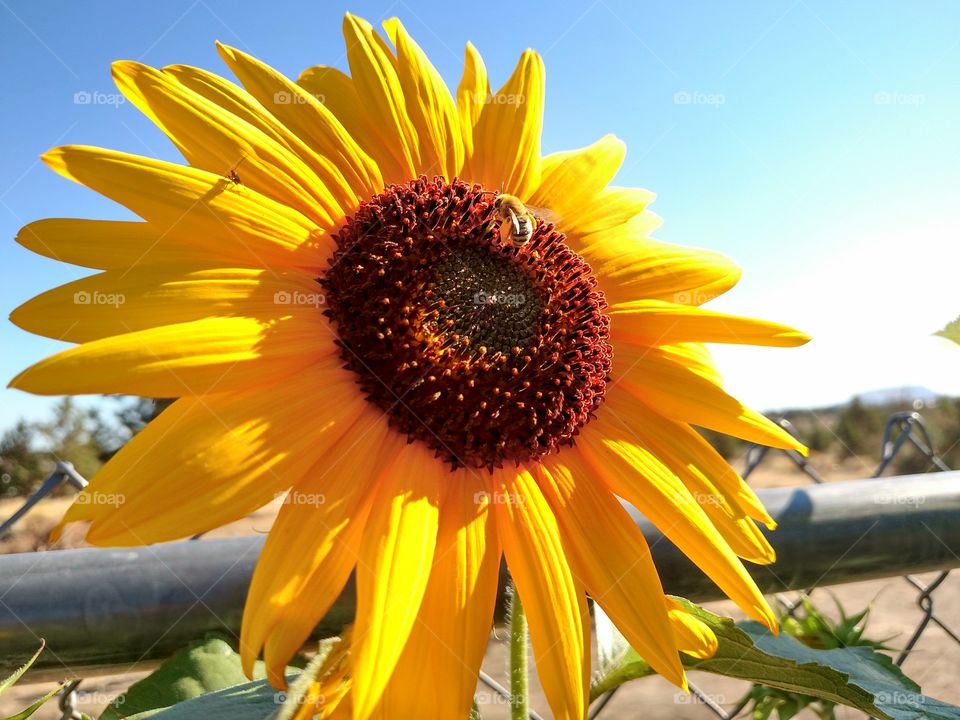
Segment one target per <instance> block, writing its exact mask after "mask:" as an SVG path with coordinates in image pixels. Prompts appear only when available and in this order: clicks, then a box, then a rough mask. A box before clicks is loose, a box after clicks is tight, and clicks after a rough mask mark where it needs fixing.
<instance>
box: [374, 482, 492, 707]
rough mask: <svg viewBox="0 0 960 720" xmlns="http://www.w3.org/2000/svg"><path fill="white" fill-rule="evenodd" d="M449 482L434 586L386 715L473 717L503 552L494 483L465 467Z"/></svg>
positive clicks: (390, 691) (391, 688) (393, 682)
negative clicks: (491, 493) (492, 498)
mask: <svg viewBox="0 0 960 720" xmlns="http://www.w3.org/2000/svg"><path fill="white" fill-rule="evenodd" d="M444 483H445V484H446V489H445V492H444V494H443V496H442V499H441V505H440V528H439V531H438V533H437V549H436V552H435V553H434V559H433V570H432V571H431V573H430V582H429V583H428V585H427V590H426V593H425V594H424V597H423V604H422V605H421V606H420V615H419V617H418V618H417V623H416V624H415V625H414V626H413V629H412V630H411V632H410V638H409V639H408V640H407V645H406V647H405V648H404V651H403V655H402V656H401V658H400V661H399V662H398V663H397V667H396V669H395V670H394V671H393V676H392V677H391V678H390V683H389V685H388V686H387V689H386V692H385V693H384V697H383V702H382V706H381V708H380V714H381V715H382V717H384V718H417V719H418V720H449V719H450V718H465V717H467V715H468V714H469V711H470V704H471V702H472V701H473V693H474V690H475V689H476V686H477V673H478V672H479V671H480V664H481V662H482V661H483V656H484V653H485V652H486V649H487V641H488V639H489V636H490V626H491V624H492V621H493V610H494V605H495V603H496V598H497V580H498V578H499V574H500V547H499V545H498V543H497V537H496V526H495V521H494V518H493V517H492V514H493V509H492V508H491V507H490V506H489V503H488V502H487V493H486V488H487V485H486V481H485V479H484V478H482V477H481V476H479V475H478V474H477V473H476V471H469V470H458V471H456V472H454V473H447V475H446V476H445V478H444ZM424 668H429V669H430V671H429V672H424Z"/></svg>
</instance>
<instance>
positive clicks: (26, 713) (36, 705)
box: [3, 645, 67, 720]
mask: <svg viewBox="0 0 960 720" xmlns="http://www.w3.org/2000/svg"><path fill="white" fill-rule="evenodd" d="M40 649H41V650H42V649H43V646H42V645H41V646H40ZM37 654H38V655H39V654H40V653H39V650H38V651H37ZM36 659H37V656H36V655H34V656H33V660H36ZM33 660H31V661H30V662H31V664H32V663H33ZM66 686H67V683H62V684H60V685H57V687H55V688H54V689H53V690H51V691H50V692H48V693H47V694H46V695H44V696H43V697H42V698H38V699H37V700H34V702H33V704H32V705H30V707H28V708H24V709H23V710H21V711H20V712H18V713H17V714H16V715H11V716H10V717H8V718H3V720H27V718H28V717H30V716H31V715H33V714H34V713H35V712H36V711H37V710H39V709H40V708H41V706H43V704H44V703H46V702H47V700H49V699H50V698H52V697H53V696H54V695H56V694H57V693H58V692H60V691H61V690H63V688H65V687H66Z"/></svg>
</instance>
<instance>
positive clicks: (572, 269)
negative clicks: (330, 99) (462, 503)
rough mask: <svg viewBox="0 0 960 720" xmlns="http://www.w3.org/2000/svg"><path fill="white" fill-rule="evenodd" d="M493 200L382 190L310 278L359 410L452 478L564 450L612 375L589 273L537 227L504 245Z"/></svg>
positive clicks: (425, 183) (548, 231)
mask: <svg viewBox="0 0 960 720" xmlns="http://www.w3.org/2000/svg"><path fill="white" fill-rule="evenodd" d="M494 199H495V194H494V193H491V192H487V191H484V190H483V189H482V188H481V187H480V186H476V185H475V186H470V185H467V184H466V183H463V182H461V181H459V180H454V181H453V182H451V183H447V182H445V181H444V180H442V179H440V178H436V179H434V180H432V181H429V180H427V179H426V178H425V177H421V178H419V179H417V180H414V181H412V182H410V183H408V184H406V185H393V186H391V187H389V188H387V189H386V190H385V191H384V192H383V193H381V194H380V195H378V196H376V197H374V198H373V199H372V200H370V201H369V202H365V203H362V204H361V205H360V207H359V208H358V209H357V212H356V214H355V215H354V216H353V217H352V218H350V219H348V220H347V222H346V224H345V225H344V226H343V228H342V229H341V230H340V232H339V233H338V234H337V235H336V236H335V238H334V240H335V242H336V250H335V251H334V254H333V257H332V258H331V259H330V265H329V268H327V270H326V271H325V272H324V274H323V276H322V277H321V278H320V283H321V284H322V285H323V287H324V290H325V291H326V296H327V302H328V309H327V310H326V313H327V315H328V316H329V317H330V318H331V319H332V320H333V321H334V322H335V324H336V328H337V334H338V336H339V340H338V345H339V346H340V350H341V357H342V358H343V361H344V363H345V365H346V367H347V368H349V369H350V370H352V371H353V372H354V373H356V375H357V380H358V383H359V384H360V386H361V388H362V389H363V391H364V393H365V394H366V396H367V398H368V400H370V402H372V403H373V404H375V405H376V406H377V407H379V408H381V409H382V410H383V411H384V412H386V413H387V414H388V416H389V419H390V423H391V425H393V426H394V427H395V428H396V429H398V430H399V431H401V432H403V433H405V434H407V435H408V436H409V437H410V438H411V440H414V439H415V440H420V441H422V442H425V443H426V444H427V445H428V446H430V447H431V448H433V449H434V450H435V451H436V452H437V454H438V456H440V457H443V458H444V459H445V460H447V461H448V462H450V463H451V465H452V466H453V467H454V468H457V467H474V468H488V469H492V468H494V467H499V466H501V465H503V463H504V462H513V463H522V462H526V461H532V460H538V459H539V458H541V457H543V456H544V455H546V454H547V453H549V452H551V451H553V450H556V449H558V448H559V447H561V446H563V445H570V444H572V443H573V439H574V437H575V436H576V434H577V433H578V432H579V430H580V428H581V427H582V426H583V425H584V424H586V423H587V422H588V421H589V419H590V418H591V417H592V415H593V413H594V411H595V410H596V409H597V407H598V406H599V405H600V403H601V402H602V401H603V394H604V390H605V389H606V383H607V380H608V376H609V372H610V362H611V355H612V353H611V348H610V344H609V342H608V335H609V320H608V319H607V317H606V316H605V315H604V314H603V310H604V308H605V307H606V302H605V301H604V299H603V295H602V293H600V292H598V291H597V290H596V289H595V287H596V280H595V279H594V277H593V275H592V272H591V270H590V267H589V266H588V265H587V264H586V263H585V262H584V261H583V259H582V258H580V256H578V255H577V254H576V253H574V252H573V251H571V250H570V249H569V248H568V247H567V245H566V238H565V236H564V235H563V234H562V233H559V232H557V231H556V230H555V229H554V228H553V226H552V225H546V224H544V223H542V222H538V223H537V228H536V229H535V231H534V233H533V237H532V238H530V240H529V241H528V242H526V243H523V244H518V245H515V244H514V243H511V242H504V241H503V240H502V239H501V235H500V225H501V222H503V220H502V219H501V215H500V213H498V212H497V210H496V209H495V208H494V205H493V201H494Z"/></svg>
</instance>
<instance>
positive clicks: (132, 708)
mask: <svg viewBox="0 0 960 720" xmlns="http://www.w3.org/2000/svg"><path fill="white" fill-rule="evenodd" d="M255 675H259V677H263V672H262V664H261V663H258V666H257V670H256V671H255ZM248 682H249V679H248V678H247V676H246V675H244V673H243V669H242V668H241V666H240V656H239V655H238V654H237V653H236V652H234V650H233V648H232V647H231V646H230V644H229V643H228V642H227V641H226V640H225V639H224V638H223V637H222V636H220V635H217V634H213V633H211V634H209V635H207V637H205V638H204V639H203V640H199V641H197V642H195V643H193V644H191V645H190V646H189V647H187V648H184V649H183V650H181V651H179V652H178V653H177V654H176V655H174V656H173V657H172V658H170V659H169V660H167V661H166V662H165V663H163V664H162V665H161V666H160V667H159V668H157V670H156V671H154V672H153V673H151V674H150V675H148V676H147V677H145V678H143V679H142V680H140V681H139V682H136V683H134V684H133V685H131V686H130V687H129V688H128V689H127V691H126V692H125V693H123V694H122V695H120V696H119V697H118V698H116V699H115V700H114V701H113V702H112V703H110V705H109V706H108V707H107V709H106V710H104V711H103V714H101V715H100V720H120V719H121V718H129V717H130V716H131V715H137V714H141V713H145V712H147V711H153V710H157V709H161V708H166V707H169V706H171V705H175V704H177V703H182V702H183V701H185V700H189V699H191V698H195V697H198V696H200V695H203V694H204V693H210V692H213V691H216V690H223V689H225V688H230V687H233V686H238V685H242V684H246V683H248ZM274 709H276V708H274Z"/></svg>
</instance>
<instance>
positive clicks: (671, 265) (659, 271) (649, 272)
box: [581, 213, 740, 305]
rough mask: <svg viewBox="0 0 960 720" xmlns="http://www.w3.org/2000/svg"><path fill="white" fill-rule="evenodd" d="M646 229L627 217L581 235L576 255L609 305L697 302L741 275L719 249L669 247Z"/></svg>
mask: <svg viewBox="0 0 960 720" xmlns="http://www.w3.org/2000/svg"><path fill="white" fill-rule="evenodd" d="M648 214H649V213H644V214H643V215H648ZM643 215H641V216H640V217H641V218H643ZM646 233H647V228H645V227H643V226H642V225H638V224H637V221H631V222H629V223H627V224H626V225H623V226H620V227H614V228H610V229H608V230H604V231H602V232H598V233H594V234H591V235H587V236H585V237H584V238H583V239H582V242H583V243H584V248H583V250H582V253H581V254H582V255H583V256H584V258H585V259H586V260H587V262H589V263H590V266H591V267H592V268H593V270H594V272H595V273H596V274H597V275H598V277H599V279H600V284H601V289H602V290H603V291H604V293H605V294H606V296H607V300H608V302H610V303H611V304H615V303H619V302H627V301H629V300H636V299H638V298H643V299H650V300H669V301H670V302H675V303H679V304H682V305H702V304H703V303H705V302H707V301H709V300H712V299H714V298H715V297H717V296H719V295H721V294H722V293H724V292H726V291H727V290H729V289H730V288H732V287H733V286H734V285H736V283H737V281H738V280H739V279H740V269H739V268H738V267H737V266H736V265H734V264H733V262H732V261H731V260H730V259H729V258H727V257H725V256H724V255H721V254H720V253H715V252H711V251H709V250H698V249H696V248H687V247H681V246H679V245H670V244H668V243H664V242H660V241H659V240H654V239H652V238H649V237H647V236H646Z"/></svg>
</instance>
